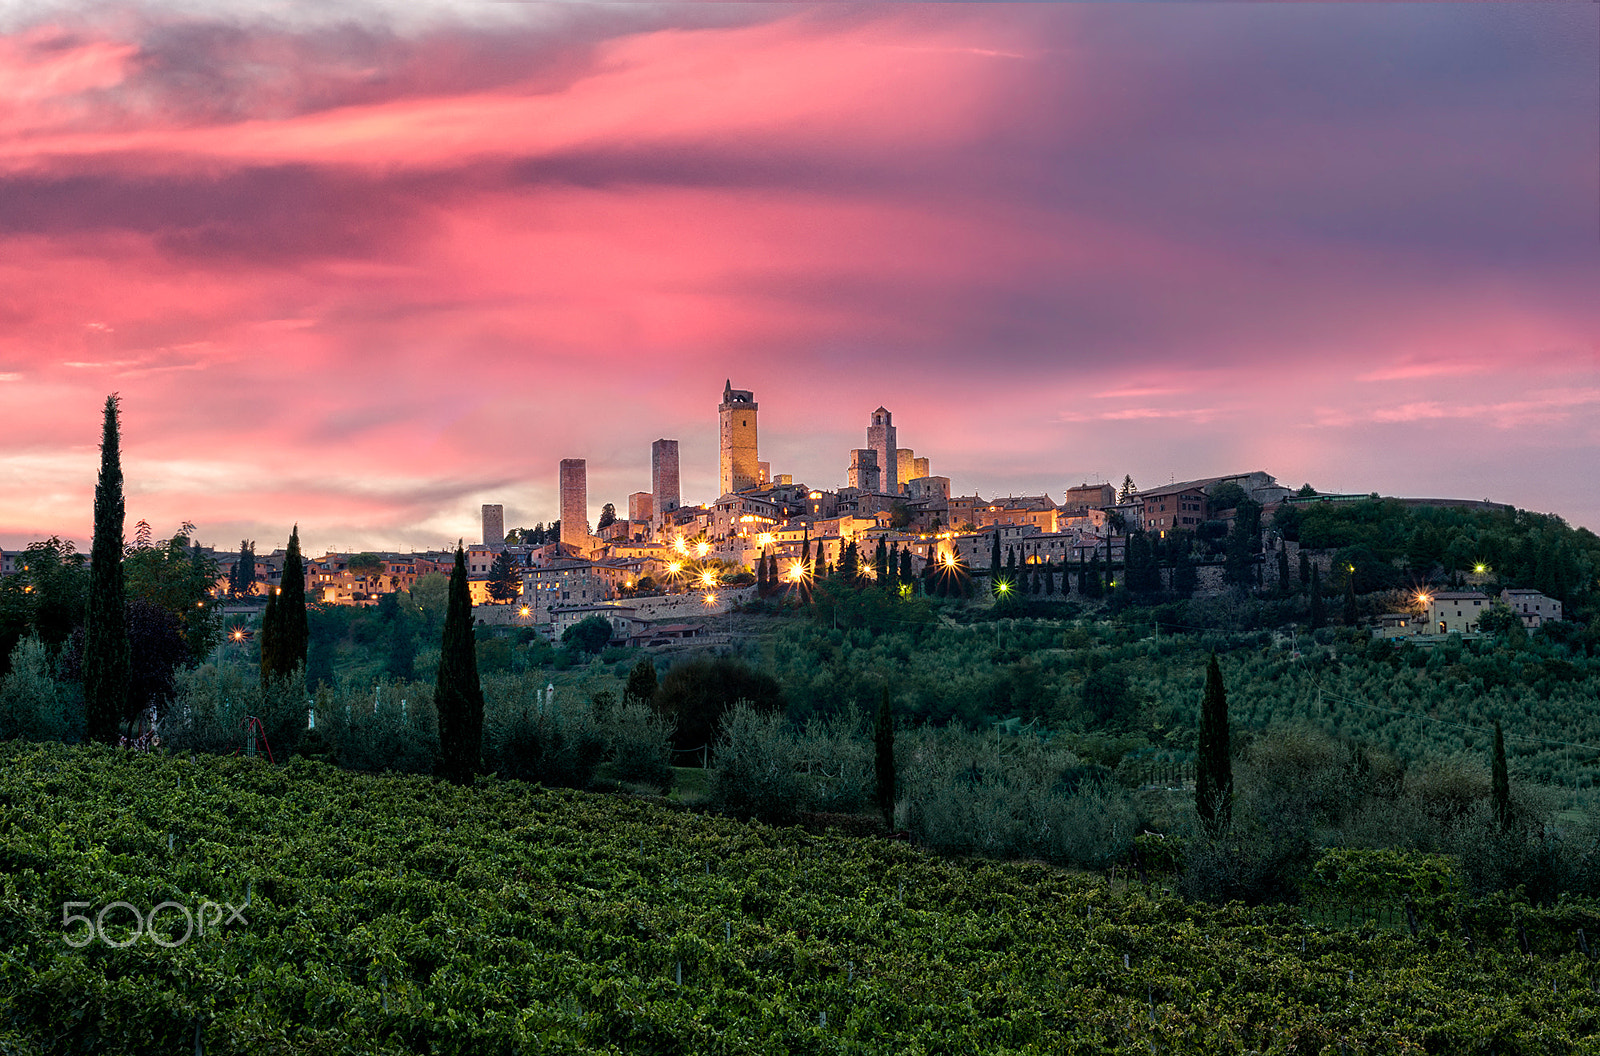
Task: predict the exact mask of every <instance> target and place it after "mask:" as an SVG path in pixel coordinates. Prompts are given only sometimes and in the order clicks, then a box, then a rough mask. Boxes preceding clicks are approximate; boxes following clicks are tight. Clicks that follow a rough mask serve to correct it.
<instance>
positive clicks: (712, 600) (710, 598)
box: [705, 594, 717, 606]
mask: <svg viewBox="0 0 1600 1056" xmlns="http://www.w3.org/2000/svg"><path fill="white" fill-rule="evenodd" d="M705 603H706V605H708V606H710V605H715V604H716V603H717V596H716V595H715V594H707V595H706V596H705Z"/></svg>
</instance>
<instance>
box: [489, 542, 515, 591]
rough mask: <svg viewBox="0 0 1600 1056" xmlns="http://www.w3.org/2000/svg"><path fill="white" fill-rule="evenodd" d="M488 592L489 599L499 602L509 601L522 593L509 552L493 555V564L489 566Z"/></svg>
mask: <svg viewBox="0 0 1600 1056" xmlns="http://www.w3.org/2000/svg"><path fill="white" fill-rule="evenodd" d="M488 590H489V597H491V598H493V599H494V600H495V601H499V602H507V601H510V600H511V599H512V598H515V597H516V596H517V595H518V594H521V593H522V579H521V577H520V576H518V575H517V568H516V564H515V562H513V561H512V559H511V551H509V550H502V551H500V552H499V553H498V554H495V555H494V563H493V564H492V565H490V566H489V584H488Z"/></svg>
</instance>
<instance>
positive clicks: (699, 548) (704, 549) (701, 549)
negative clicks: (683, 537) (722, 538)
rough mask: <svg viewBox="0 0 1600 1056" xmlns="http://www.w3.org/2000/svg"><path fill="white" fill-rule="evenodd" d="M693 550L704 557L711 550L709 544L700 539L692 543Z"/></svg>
mask: <svg viewBox="0 0 1600 1056" xmlns="http://www.w3.org/2000/svg"><path fill="white" fill-rule="evenodd" d="M694 552H695V554H696V555H698V556H700V557H705V556H706V555H707V554H709V553H710V552H711V544H710V543H708V542H706V541H705V540H704V539H702V540H700V541H699V542H698V543H695V544H694Z"/></svg>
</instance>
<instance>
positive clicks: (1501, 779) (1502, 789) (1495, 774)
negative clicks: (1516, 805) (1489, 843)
mask: <svg viewBox="0 0 1600 1056" xmlns="http://www.w3.org/2000/svg"><path fill="white" fill-rule="evenodd" d="M1489 773H1490V787H1491V789H1492V791H1493V795H1494V820H1495V821H1497V822H1499V823H1500V826H1501V827H1502V828H1504V827H1506V826H1508V825H1510V823H1511V775H1510V771H1509V770H1507V769H1506V736H1505V734H1504V733H1503V732H1502V731H1501V729H1500V720H1499V719H1496V720H1495V723H1494V759H1493V765H1492V766H1491V767H1490V770H1489Z"/></svg>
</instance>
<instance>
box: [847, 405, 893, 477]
mask: <svg viewBox="0 0 1600 1056" xmlns="http://www.w3.org/2000/svg"><path fill="white" fill-rule="evenodd" d="M896 440H897V437H896V436H895V428H894V415H892V414H890V413H889V412H888V410H886V409H885V408H883V407H879V408H878V409H877V410H875V411H873V412H872V424H871V425H869V426H867V446H868V447H869V448H871V449H872V450H873V451H874V452H875V453H876V454H877V456H878V459H877V464H878V483H877V485H876V486H874V487H871V488H867V485H865V484H856V483H855V482H854V481H852V482H851V487H860V488H866V490H868V491H878V492H882V493H883V494H885V495H898V494H900V479H901V478H900V474H899V452H900V449H899V447H898V446H896ZM852 464H853V463H852Z"/></svg>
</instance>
